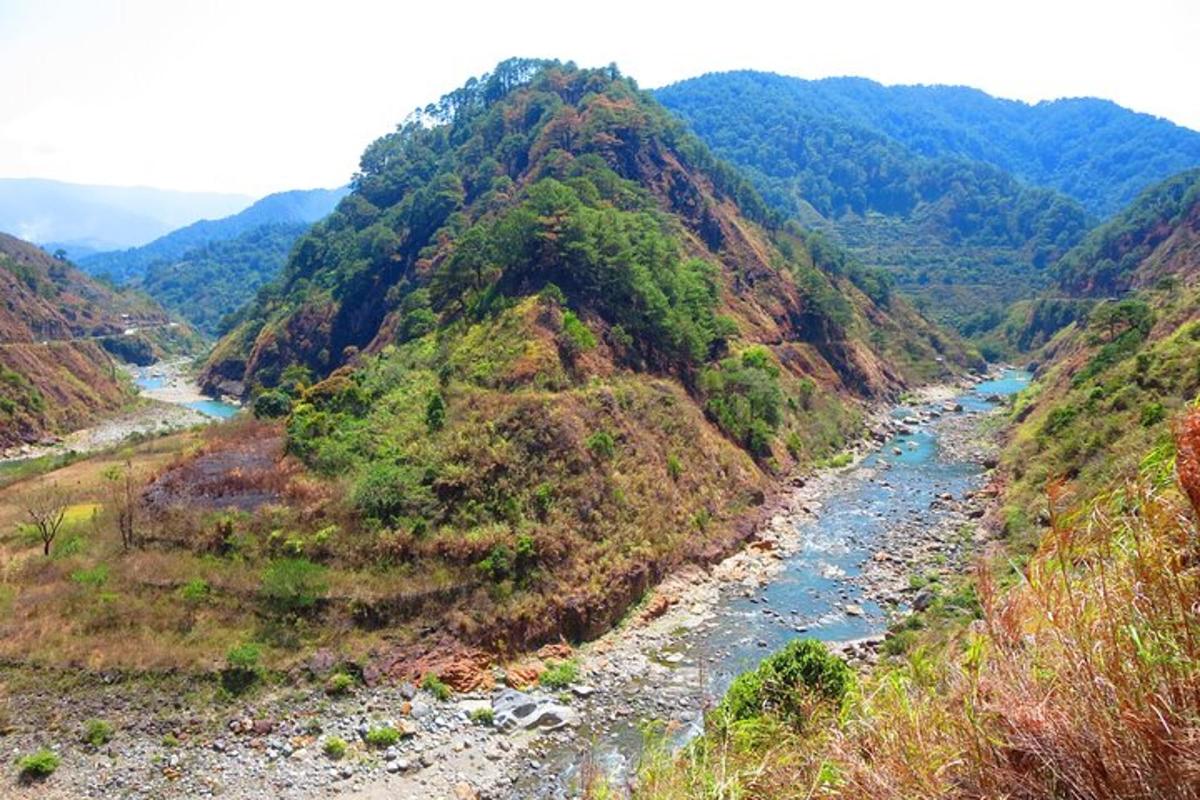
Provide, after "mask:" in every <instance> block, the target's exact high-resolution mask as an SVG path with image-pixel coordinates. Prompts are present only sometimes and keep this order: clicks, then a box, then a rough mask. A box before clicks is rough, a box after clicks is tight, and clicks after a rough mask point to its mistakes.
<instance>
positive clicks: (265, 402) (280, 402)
mask: <svg viewBox="0 0 1200 800" xmlns="http://www.w3.org/2000/svg"><path fill="white" fill-rule="evenodd" d="M291 411H292V398H291V397H289V396H288V394H287V393H286V392H284V391H282V390H280V389H268V390H267V391H265V392H263V393H262V394H260V395H259V396H258V397H256V398H254V416H255V418H257V419H278V418H280V417H286V416H287V415H288V414H290V413H291Z"/></svg>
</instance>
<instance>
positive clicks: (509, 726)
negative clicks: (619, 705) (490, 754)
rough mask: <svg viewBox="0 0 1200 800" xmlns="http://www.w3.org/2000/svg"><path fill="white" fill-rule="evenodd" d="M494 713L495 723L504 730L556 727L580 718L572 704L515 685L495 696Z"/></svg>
mask: <svg viewBox="0 0 1200 800" xmlns="http://www.w3.org/2000/svg"><path fill="white" fill-rule="evenodd" d="M492 713H493V715H494V724H495V726H496V727H497V728H499V729H500V730H502V731H513V730H518V729H522V730H532V729H535V728H539V729H542V730H548V731H553V730H558V729H559V728H562V727H564V726H567V725H575V724H577V723H578V721H579V717H578V715H577V714H576V713H575V711H574V710H572V709H571V708H568V707H567V706H564V705H562V704H560V703H556V702H554V701H552V700H549V699H547V698H544V697H537V696H535V695H532V694H528V693H526V692H519V691H517V690H516V689H506V690H504V691H503V692H501V693H500V694H499V695H498V696H497V697H496V698H495V699H494V700H492Z"/></svg>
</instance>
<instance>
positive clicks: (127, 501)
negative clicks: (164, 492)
mask: <svg viewBox="0 0 1200 800" xmlns="http://www.w3.org/2000/svg"><path fill="white" fill-rule="evenodd" d="M104 477H105V478H106V479H107V480H108V481H109V488H110V494H111V496H112V499H113V507H114V508H115V509H116V510H117V528H118V530H120V532H121V546H122V547H124V548H125V549H126V550H130V549H131V548H134V547H137V546H138V540H137V530H136V526H135V523H136V514H137V492H136V489H135V485H134V475H133V462H132V461H131V460H130V459H129V458H128V457H126V459H125V464H124V466H123V467H117V466H113V467H110V468H109V469H107V470H105V471H104Z"/></svg>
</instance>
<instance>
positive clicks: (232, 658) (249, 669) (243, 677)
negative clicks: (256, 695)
mask: <svg viewBox="0 0 1200 800" xmlns="http://www.w3.org/2000/svg"><path fill="white" fill-rule="evenodd" d="M261 655H262V653H261V651H260V650H259V648H258V645H256V644H253V643H251V642H246V643H244V644H239V645H238V646H236V647H234V648H233V649H231V650H230V651H229V652H228V653H227V654H226V655H225V669H223V670H221V686H222V687H224V689H225V690H226V691H227V692H229V693H230V694H241V693H242V692H244V691H246V690H247V689H249V688H250V687H251V686H253V685H254V683H255V682H256V681H257V680H258V678H259V675H260V673H261V668H260V667H259V664H258V661H259V658H260V657H261Z"/></svg>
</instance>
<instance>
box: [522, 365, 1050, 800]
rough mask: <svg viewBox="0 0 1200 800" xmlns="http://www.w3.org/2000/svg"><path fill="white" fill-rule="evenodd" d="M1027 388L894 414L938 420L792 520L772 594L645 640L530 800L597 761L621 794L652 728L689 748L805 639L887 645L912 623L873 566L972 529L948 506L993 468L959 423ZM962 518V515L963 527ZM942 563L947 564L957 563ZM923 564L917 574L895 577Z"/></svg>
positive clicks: (724, 589)
mask: <svg viewBox="0 0 1200 800" xmlns="http://www.w3.org/2000/svg"><path fill="white" fill-rule="evenodd" d="M1028 381H1029V375H1028V373H1025V372H1022V371H1018V370H1005V371H1004V372H1003V373H1001V374H1000V375H999V376H997V377H995V378H994V379H992V380H987V381H984V382H982V383H980V384H977V385H976V386H975V387H974V389H973V390H971V391H968V392H966V393H965V394H962V395H961V396H958V397H956V398H954V399H953V400H951V401H949V407H950V408H952V407H953V406H954V404H960V405H961V407H962V411H961V412H948V411H946V410H944V409H945V408H946V404H945V403H944V402H937V403H929V404H924V405H922V406H900V407H897V408H895V409H894V410H893V412H892V414H893V416H894V417H895V418H896V419H897V420H900V419H909V420H911V419H912V418H913V417H914V416H922V412H924V416H925V419H926V420H927V421H923V422H922V423H921V424H918V425H908V426H906V427H907V428H908V429H909V430H908V432H907V433H900V434H899V435H897V436H894V437H893V438H892V439H890V440H888V441H886V442H884V443H882V444H881V445H880V446H879V447H878V448H877V449H875V450H874V451H873V452H872V453H870V454H869V455H867V456H866V457H865V458H864V459H863V460H862V461H861V462H860V463H859V464H858V465H856V466H854V467H852V468H847V469H846V470H843V473H844V475H841V476H838V477H837V480H836V483H835V484H833V486H832V487H831V488H830V489H829V490H827V491H826V492H825V494H824V495H823V502H815V501H814V502H812V503H809V504H808V505H806V506H805V508H806V509H807V513H799V514H796V515H795V516H793V517H791V518H790V519H788V520H787V523H788V524H789V525H790V526H791V527H792V529H793V532H794V533H795V534H796V542H797V546H796V547H795V548H794V549H792V551H791V552H790V553H787V554H785V555H783V558H782V565H781V568H780V569H778V570H776V571H774V573H773V575H772V577H771V579H770V580H769V582H767V583H766V584H765V585H764V586H761V587H760V586H756V585H755V584H754V582H753V581H752V580H748V581H744V582H732V583H731V582H725V583H723V584H722V585H721V586H720V587H719V588H718V589H717V590H716V591H717V598H716V602H715V603H714V604H713V605H712V606H711V607H710V608H708V609H706V611H705V613H703V614H702V615H698V616H696V617H695V618H694V619H693V620H691V621H690V622H686V623H685V625H684V626H682V627H683V628H686V629H676V630H674V631H672V633H671V634H670V635H669V636H666V637H658V638H654V637H650V638H649V639H648V640H646V641H644V642H643V643H641V646H640V649H641V650H642V651H643V653H641V655H646V656H648V658H647V659H645V660H644V661H641V662H640V663H639V660H638V659H636V658H635V659H631V660H630V661H628V662H627V666H628V671H629V672H630V673H632V674H629V675H628V677H627V678H626V679H625V680H622V679H620V678H618V679H616V680H615V681H614V682H613V683H610V684H608V685H606V686H604V687H603V689H602V690H601V691H598V692H597V696H598V697H599V698H600V699H599V700H598V701H585V708H586V710H585V711H584V713H583V714H582V719H583V723H582V724H581V726H580V727H579V728H578V729H577V730H576V731H574V732H573V733H572V734H570V735H569V736H564V737H560V738H558V739H556V740H554V743H553V744H551V745H550V747H549V748H548V749H547V750H545V751H544V752H543V753H542V754H541V758H542V761H541V762H540V763H538V765H537V766H538V769H536V770H535V771H531V772H530V774H529V776H528V777H527V778H525V779H524V780H522V781H520V782H519V783H518V792H517V796H539V797H554V798H559V797H567V796H570V795H571V788H570V787H572V785H573V784H575V783H577V776H578V773H579V769H580V765H581V763H583V761H584V759H585V758H586V759H587V760H589V761H590V762H591V763H593V764H595V765H596V766H598V767H599V768H600V769H602V770H603V771H604V772H605V773H606V774H608V775H609V776H610V778H613V779H615V781H616V782H617V783H620V782H621V781H622V780H623V779H624V777H625V776H627V775H629V774H630V773H631V772H632V771H633V770H634V769H635V767H636V762H637V760H638V758H639V756H640V753H641V750H642V746H643V741H644V735H643V732H642V729H643V725H644V722H645V720H646V719H647V718H656V719H658V720H659V721H661V722H664V723H668V724H669V725H670V728H669V730H673V731H674V733H673V738H674V740H675V741H676V743H679V744H681V743H683V742H684V741H686V740H687V739H688V738H690V737H693V736H695V735H697V734H698V733H699V732H700V731H701V730H702V724H703V709H704V708H707V707H711V704H712V703H713V702H715V701H716V699H718V698H720V697H721V696H722V695H723V694H724V691H725V689H726V688H727V687H728V686H729V684H730V682H731V681H732V680H733V678H734V676H736V675H737V674H739V673H741V672H744V671H746V670H750V669H753V668H754V667H755V666H756V665H757V664H758V663H759V661H761V660H762V659H763V658H764V657H765V656H766V655H767V654H769V653H772V652H774V651H776V650H778V649H780V648H781V647H783V645H785V644H786V643H787V642H788V641H790V640H792V639H793V638H796V637H798V636H808V637H812V638H816V639H820V640H823V641H826V642H830V643H834V642H846V641H848V640H859V639H864V638H866V637H871V636H878V635H880V634H882V633H883V632H884V631H885V630H886V629H887V627H888V624H889V618H892V617H894V615H895V614H897V613H903V612H904V611H905V610H906V609H907V607H908V603H907V602H906V600H899V601H898V602H896V601H897V600H898V599H899V598H898V596H899V594H900V593H897V592H894V591H892V592H887V591H882V590H881V587H880V584H879V582H878V581H877V579H875V578H873V577H872V576H870V575H867V574H866V572H867V570H868V567H869V566H874V564H873V563H872V560H873V559H875V560H876V561H877V560H878V559H879V555H880V553H881V552H884V551H887V550H891V551H892V552H898V551H899V550H901V549H902V548H903V546H904V540H905V539H907V538H915V537H916V536H918V535H920V534H919V533H918V532H920V531H923V530H931V529H934V528H936V527H937V526H939V525H942V526H943V527H946V526H949V524H950V523H952V522H953V523H955V524H957V521H964V518H963V516H962V514H961V512H959V511H955V510H954V507H953V505H948V504H947V502H946V500H947V499H948V498H950V497H953V498H962V497H964V496H966V495H967V494H968V493H969V492H971V491H972V490H975V489H978V488H979V487H980V485H981V484H982V482H983V478H984V473H985V470H984V467H983V465H982V464H981V463H980V462H979V461H978V460H975V458H976V457H977V456H975V457H973V456H972V454H971V453H972V451H971V449H970V448H950V447H946V446H944V442H943V438H944V436H943V433H944V432H945V431H947V430H948V428H947V426H950V425H957V426H958V427H957V429H956V430H957V431H959V432H967V433H970V432H975V433H978V429H979V420H982V419H983V415H984V414H985V413H986V412H988V411H990V410H992V409H994V407H995V400H996V399H997V398H999V397H1004V396H1008V395H1011V394H1015V393H1016V392H1018V391H1020V390H1021V389H1022V388H1023V387H1025V386H1026V385H1027V384H1028ZM987 398H992V400H991V401H989V400H988V399H987ZM930 412H932V415H930ZM955 513H958V514H959V516H958V517H955V518H951V517H950V515H951V514H955ZM929 547H931V548H934V549H937V548H939V547H943V545H941V544H939V543H937V542H934V543H932V544H930V545H929ZM960 548H961V549H960ZM944 550H945V555H946V556H947V557H950V558H954V557H962V558H964V559H965V558H967V557H969V556H968V554H967V548H966V547H965V546H963V545H960V544H947V545H945V546H944ZM936 555H937V556H938V560H937V562H936V563H942V564H945V563H947V561H946V558H945V557H943V556H941V554H940V553H939V554H936ZM921 566H922V565H921V564H919V563H909V564H906V565H904V566H903V567H900V566H897V568H896V570H897V571H898V572H902V573H903V572H907V570H910V569H914V568H920V567H921ZM944 569H948V567H944ZM879 597H887V598H889V600H890V601H892V605H894V606H895V608H894V609H892V610H890V611H889V609H887V608H885V607H884V605H881V602H877V599H876V598H879ZM647 649H649V650H650V652H649V653H646V652H645V651H646V650H647ZM613 658H619V656H613ZM620 671H621V669H618V670H617V672H620ZM622 683H623V685H620V684H622ZM611 694H615V695H616V697H615V698H614V697H611V696H608V695H611ZM635 698H636V699H635ZM614 700H615V702H613V701H614ZM622 706H624V707H622ZM647 712H649V713H647ZM585 752H586V755H585V754H584V753H585Z"/></svg>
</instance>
